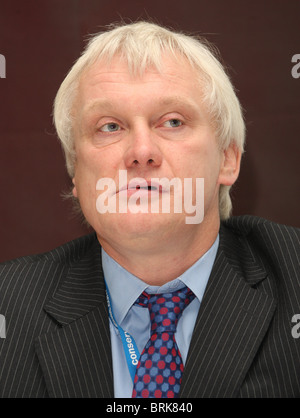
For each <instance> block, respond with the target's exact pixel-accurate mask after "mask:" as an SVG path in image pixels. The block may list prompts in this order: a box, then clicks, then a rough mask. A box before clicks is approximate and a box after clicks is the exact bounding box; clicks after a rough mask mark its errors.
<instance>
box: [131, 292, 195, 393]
mask: <svg viewBox="0 0 300 418" xmlns="http://www.w3.org/2000/svg"><path fill="white" fill-rule="evenodd" d="M194 297H195V295H194V294H193V292H192V291H191V290H190V289H189V288H187V287H184V288H183V289H180V290H177V291H176V292H172V293H161V294H156V295H149V294H147V293H146V292H143V293H142V294H141V296H140V297H139V298H138V299H137V301H136V302H135V303H136V304H139V305H141V306H144V307H147V308H148V309H149V313H150V320H151V336H150V339H149V341H148V342H147V344H146V346H145V348H144V350H143V352H142V354H141V356H140V359H139V362H138V365H137V368H136V373H135V378H134V385H133V392H132V397H133V398H176V397H178V394H179V390H180V384H181V376H182V372H183V363H182V358H181V354H180V351H179V349H178V346H177V343H176V341H175V332H176V326H177V323H178V321H179V318H180V316H181V315H182V312H183V310H184V308H185V307H186V306H187V305H188V304H189V303H190V302H191V301H192V300H193V299H194Z"/></svg>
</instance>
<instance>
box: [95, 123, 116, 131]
mask: <svg viewBox="0 0 300 418" xmlns="http://www.w3.org/2000/svg"><path fill="white" fill-rule="evenodd" d="M120 129H121V128H120V125H118V124H117V123H115V122H110V123H105V124H104V125H102V126H101V127H100V128H99V131H101V132H117V131H119V130H120Z"/></svg>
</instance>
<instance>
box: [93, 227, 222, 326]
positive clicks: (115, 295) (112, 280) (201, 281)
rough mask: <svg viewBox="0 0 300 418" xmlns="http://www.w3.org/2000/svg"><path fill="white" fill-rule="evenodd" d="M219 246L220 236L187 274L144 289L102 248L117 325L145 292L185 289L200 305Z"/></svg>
mask: <svg viewBox="0 0 300 418" xmlns="http://www.w3.org/2000/svg"><path fill="white" fill-rule="evenodd" d="M218 246H219V235H218V236H217V238H216V240H215V242H214V244H213V245H212V246H211V247H210V249H209V250H208V251H207V252H206V253H205V254H204V255H203V256H202V257H201V258H199V259H198V260H197V261H196V262H195V263H194V264H193V265H192V266H191V267H190V268H189V269H188V270H186V271H185V272H184V273H183V274H181V275H180V276H179V277H177V278H176V279H174V280H172V281H170V282H168V283H166V284H164V285H163V286H149V285H147V283H145V282H143V281H142V280H140V279H139V278H138V277H136V276H134V275H133V274H131V273H130V272H129V271H127V270H126V269H125V268H123V267H122V266H120V264H118V263H117V262H116V261H115V260H114V259H113V258H111V257H110V256H109V255H108V254H107V253H106V252H105V251H104V250H103V248H101V251H102V267H103V272H104V277H105V282H106V286H107V287H108V290H109V293H110V298H111V301H110V303H111V306H112V310H113V314H114V317H115V320H116V321H117V323H118V324H119V325H121V324H122V321H123V319H124V318H125V316H126V315H127V312H128V311H129V309H130V308H131V306H132V305H133V304H134V302H135V301H136V299H137V298H138V297H139V296H140V294H141V293H142V292H143V291H144V290H146V291H147V292H148V293H165V292H173V291H175V290H177V289H180V288H182V287H184V286H187V287H189V288H190V289H191V290H192V292H193V293H194V294H195V296H196V297H197V298H198V300H199V302H201V300H202V298H203V294H204V291H205V288H206V285H207V282H208V279H209V276H210V273H211V270H212V266H213V264H214V261H215V257H216V254H217V250H218Z"/></svg>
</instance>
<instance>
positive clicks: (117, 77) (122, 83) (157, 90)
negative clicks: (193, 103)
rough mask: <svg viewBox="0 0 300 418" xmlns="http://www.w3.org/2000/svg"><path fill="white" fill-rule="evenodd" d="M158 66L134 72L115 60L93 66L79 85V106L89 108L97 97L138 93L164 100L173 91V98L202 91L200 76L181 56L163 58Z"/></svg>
mask: <svg viewBox="0 0 300 418" xmlns="http://www.w3.org/2000/svg"><path fill="white" fill-rule="evenodd" d="M159 64H160V65H159V67H160V68H157V67H156V66H154V65H153V64H152V65H149V66H147V67H146V68H145V69H144V70H143V71H141V72H139V73H136V72H133V71H131V70H130V67H129V66H128V64H127V62H126V61H125V60H124V59H122V58H120V57H118V56H117V57H115V58H114V59H113V60H112V61H111V62H110V63H105V62H103V61H100V62H96V63H94V64H93V65H92V66H91V67H90V68H88V69H86V70H85V71H84V72H83V73H82V75H81V77H80V82H79V91H78V93H79V94H78V99H79V100H80V102H81V104H82V105H91V103H92V101H93V100H95V99H97V98H99V97H102V98H103V97H106V96H108V97H113V96H115V95H116V96H122V95H125V96H126V95H128V94H130V96H131V97H133V95H134V94H138V92H141V93H142V94H143V92H144V96H145V94H147V95H148V96H151V97H153V96H158V95H159V96H160V99H161V100H163V97H164V96H165V93H166V95H169V94H170V92H173V94H172V96H174V95H179V94H182V95H186V96H187V97H189V96H193V93H194V92H195V89H198V90H197V94H198V96H199V93H200V92H201V88H200V77H199V73H198V72H197V71H196V69H195V68H193V67H192V66H191V64H190V63H189V62H188V61H187V60H186V59H184V58H183V57H178V58H177V59H176V58H175V57H173V56H170V55H166V56H165V57H163V58H162V59H161V61H160V63H159Z"/></svg>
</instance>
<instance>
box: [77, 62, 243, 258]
mask: <svg viewBox="0 0 300 418" xmlns="http://www.w3.org/2000/svg"><path fill="white" fill-rule="evenodd" d="M162 64H163V65H162V72H161V73H159V72H158V71H157V70H156V69H154V68H149V69H148V70H146V72H145V73H144V74H143V75H142V76H136V77H133V76H132V75H130V73H129V71H128V68H127V65H126V63H124V62H123V61H122V60H121V59H118V58H115V59H114V60H113V61H112V63H111V65H110V66H108V65H105V64H103V63H101V62H98V63H96V64H94V65H93V66H92V67H91V68H90V69H88V70H87V71H86V72H85V73H84V74H83V76H82V77H81V80H80V87H79V94H78V97H77V100H76V102H75V105H74V109H73V113H74V117H75V122H74V126H73V131H74V133H75V150H76V165H75V176H74V179H73V182H74V185H75V187H74V195H75V196H77V197H78V198H79V201H80V204H81V208H82V211H83V213H84V215H85V217H86V219H87V221H88V222H89V223H90V225H91V226H92V227H93V228H94V229H95V231H96V232H97V235H98V238H99V240H100V242H101V243H102V245H104V247H105V245H109V246H115V247H116V248H117V247H118V246H120V247H121V246H122V245H125V244H127V245H128V246H130V245H131V243H132V245H137V243H139V244H140V245H141V247H143V246H144V247H143V248H145V249H146V248H148V250H151V248H152V247H151V246H155V245H157V243H158V240H161V242H166V243H169V245H171V243H172V240H175V241H177V244H178V240H179V239H181V237H183V236H187V235H188V236H190V237H192V236H193V235H194V236H195V235H197V234H198V235H199V234H200V233H201V230H202V232H203V231H205V229H204V228H205V227H206V228H209V226H212V225H214V226H215V227H216V228H218V226H219V211H218V191H219V185H220V183H223V184H232V182H233V181H234V180H235V178H236V177H235V178H234V180H233V179H231V178H230V179H229V177H228V175H227V174H228V169H226V165H228V164H227V163H226V161H227V162H228V161H229V160H230V161H231V160H232V157H233V156H234V155H235V156H236V153H235V152H234V150H232V152H230V151H229V154H228V155H227V154H226V153H224V152H220V150H219V148H218V144H217V140H216V137H215V133H214V129H213V126H212V123H211V120H210V118H209V115H208V113H207V109H206V108H205V106H204V105H203V103H202V90H201V85H200V84H199V82H198V81H197V75H196V72H195V70H194V69H193V68H192V67H191V66H190V65H189V64H188V63H187V62H186V61H184V60H183V59H178V60H176V61H175V60H174V59H173V58H170V57H166V58H165V59H164V60H163V61H162ZM120 170H125V171H126V175H127V180H128V182H130V180H131V179H133V178H136V177H139V178H143V179H145V180H147V181H150V180H151V179H152V178H156V179H161V178H167V179H170V180H171V179H174V178H179V179H180V180H181V181H182V184H184V179H186V178H190V179H193V187H194V189H193V203H196V202H195V184H196V183H195V179H196V178H204V190H205V193H204V220H203V222H201V223H200V224H196V225H187V223H186V217H187V213H185V211H184V209H183V210H182V213H174V210H173V209H172V208H173V206H172V204H173V200H174V193H173V192H172V189H171V191H170V200H171V204H170V209H171V210H170V213H152V212H151V209H150V202H151V199H152V200H153V201H154V200H155V199H158V200H161V199H162V195H163V193H164V191H163V190H146V189H145V190H143V191H141V190H140V191H139V193H144V195H147V198H148V207H149V210H148V211H147V213H131V212H130V210H129V211H127V213H118V211H117V213H102V214H101V213H99V211H98V210H97V208H96V201H97V198H98V196H99V195H100V194H101V193H102V192H101V191H98V190H96V185H97V182H98V180H100V179H101V178H111V179H112V180H113V181H114V182H115V185H116V199H117V202H118V201H119V199H123V202H124V199H125V200H126V201H127V202H128V200H129V199H130V197H131V196H132V195H133V194H134V193H135V191H134V190H125V191H124V190H119V178H120V177H119V174H120V172H119V171H120ZM125 171H124V172H125ZM120 187H121V186H120ZM143 204H145V203H143ZM141 205H142V203H141ZM117 207H118V206H117ZM183 207H184V205H183ZM142 212H145V211H142Z"/></svg>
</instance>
